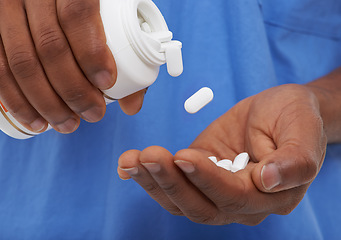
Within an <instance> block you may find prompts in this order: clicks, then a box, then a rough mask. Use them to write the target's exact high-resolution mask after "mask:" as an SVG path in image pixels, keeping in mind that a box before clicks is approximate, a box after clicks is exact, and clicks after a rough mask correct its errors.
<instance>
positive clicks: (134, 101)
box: [118, 89, 147, 115]
mask: <svg viewBox="0 0 341 240" xmlns="http://www.w3.org/2000/svg"><path fill="white" fill-rule="evenodd" d="M146 92H147V89H143V90H141V91H138V92H136V93H133V94H131V95H129V96H127V97H125V98H123V99H120V100H118V102H119V104H120V107H121V109H122V111H123V112H124V113H126V114H127V115H134V114H136V113H138V112H139V111H140V110H141V108H142V104H143V100H144V96H145V94H146Z"/></svg>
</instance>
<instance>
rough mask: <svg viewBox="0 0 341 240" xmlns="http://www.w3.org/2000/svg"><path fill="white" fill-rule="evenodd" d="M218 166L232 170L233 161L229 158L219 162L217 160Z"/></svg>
mask: <svg viewBox="0 0 341 240" xmlns="http://www.w3.org/2000/svg"><path fill="white" fill-rule="evenodd" d="M217 166H218V167H221V168H224V169H226V170H228V171H231V167H232V161H231V160H228V159H223V160H220V161H219V162H217Z"/></svg>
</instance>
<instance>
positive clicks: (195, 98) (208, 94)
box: [185, 87, 214, 114]
mask: <svg viewBox="0 0 341 240" xmlns="http://www.w3.org/2000/svg"><path fill="white" fill-rule="evenodd" d="M213 97H214V94H213V91H212V90H211V89H210V88H208V87H203V88H201V89H200V90H199V91H197V92H196V93H195V94H193V95H192V96H191V97H190V98H188V99H187V100H186V102H185V109H186V111H187V112H188V113H192V114H193V113H196V112H198V111H199V110H200V109H202V108H203V107H205V106H206V105H207V104H209V103H210V102H211V101H212V100H213Z"/></svg>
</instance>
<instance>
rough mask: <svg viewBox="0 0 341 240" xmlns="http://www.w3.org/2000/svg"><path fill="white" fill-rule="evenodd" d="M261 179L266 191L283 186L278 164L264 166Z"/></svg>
mask: <svg viewBox="0 0 341 240" xmlns="http://www.w3.org/2000/svg"><path fill="white" fill-rule="evenodd" d="M261 179H262V184H263V187H264V188H265V189H266V190H272V189H273V188H275V187H277V186H278V185H279V184H281V175H280V174H279V171H278V167H277V166H276V164H274V163H269V164H267V165H264V166H263V168H262V172H261Z"/></svg>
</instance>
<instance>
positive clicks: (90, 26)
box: [57, 0, 116, 90]
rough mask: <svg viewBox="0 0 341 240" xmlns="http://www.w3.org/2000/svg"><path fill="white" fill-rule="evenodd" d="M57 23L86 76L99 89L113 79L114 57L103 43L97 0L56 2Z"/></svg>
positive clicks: (113, 80) (114, 77)
mask: <svg viewBox="0 0 341 240" xmlns="http://www.w3.org/2000/svg"><path fill="white" fill-rule="evenodd" d="M57 11H58V18H59V22H60V24H61V26H62V29H63V31H64V33H65V34H66V36H67V39H68V41H69V43H70V45H71V48H72V51H73V53H74V56H75V58H76V59H77V62H78V64H79V66H80V67H81V69H82V70H83V72H84V74H85V75H86V77H87V79H88V80H90V81H91V82H92V83H93V85H94V86H96V87H97V88H99V89H102V90H104V89H108V88H110V87H112V86H113V85H114V83H115V80H116V65H115V60H114V57H113V56H112V53H111V51H110V49H109V47H108V46H107V44H106V37H105V33H104V28H103V24H102V20H101V16H100V6H99V0H59V1H57Z"/></svg>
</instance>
